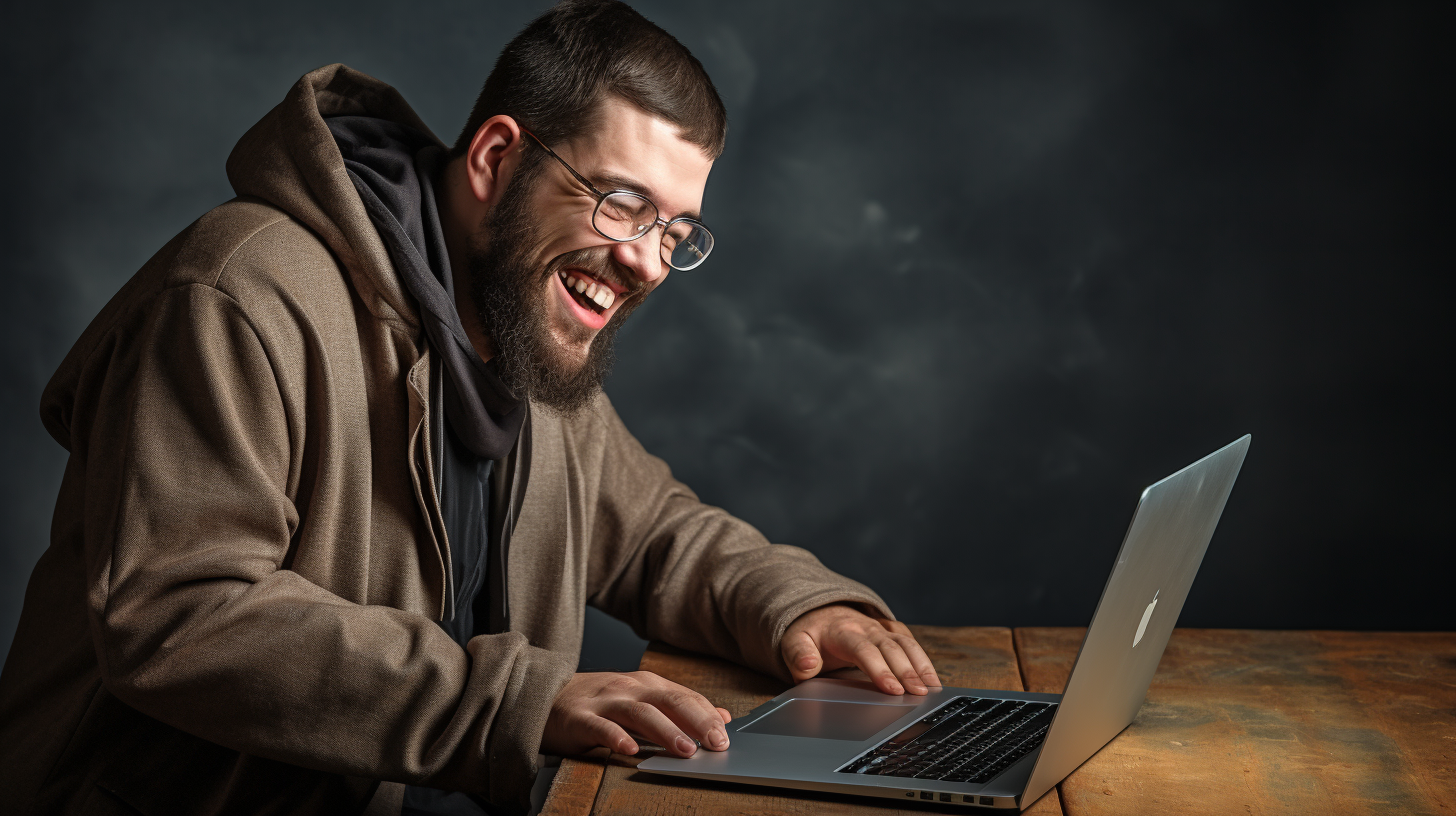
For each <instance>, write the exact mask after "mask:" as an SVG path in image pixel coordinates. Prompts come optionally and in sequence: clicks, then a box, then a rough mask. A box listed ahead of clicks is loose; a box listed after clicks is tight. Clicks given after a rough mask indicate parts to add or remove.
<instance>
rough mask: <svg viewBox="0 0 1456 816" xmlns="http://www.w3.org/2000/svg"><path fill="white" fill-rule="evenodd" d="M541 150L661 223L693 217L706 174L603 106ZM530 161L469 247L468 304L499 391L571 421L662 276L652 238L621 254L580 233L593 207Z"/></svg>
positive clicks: (665, 133)
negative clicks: (589, 127)
mask: <svg viewBox="0 0 1456 816" xmlns="http://www.w3.org/2000/svg"><path fill="white" fill-rule="evenodd" d="M523 138H528V137H523ZM551 148H552V149H553V150H555V151H556V152H557V154H559V155H560V156H561V158H563V159H564V160H565V161H566V162H567V163H569V164H570V165H571V166H572V167H573V168H574V169H575V170H576V171H577V172H578V173H580V174H581V175H583V176H585V177H586V178H587V179H589V180H590V181H591V182H592V183H593V184H594V185H596V187H597V189H599V190H602V191H604V192H605V191H610V190H618V189H624V190H631V191H633V192H637V193H641V194H642V195H645V196H646V197H647V198H648V199H650V200H651V201H652V202H653V203H654V204H655V205H656V206H657V208H658V211H659V215H660V217H661V218H662V219H663V220H664V221H671V220H672V219H673V218H676V217H678V216H681V215H687V216H690V217H697V215H698V212H699V210H700V208H701V206H702V200H703V189H704V187H705V186H706V185H707V181H708V172H709V171H710V170H711V169H712V161H711V160H709V159H708V158H707V156H705V155H704V154H703V151H702V149H701V148H699V147H698V146H697V145H694V144H691V143H689V142H686V141H684V140H683V139H681V138H679V137H678V135H677V128H676V126H674V125H672V124H670V123H668V122H666V121H664V120H662V119H659V118H657V117H655V116H652V115H651V114H648V113H646V112H645V111H643V110H641V109H640V108H637V107H636V106H634V105H631V104H629V103H627V102H624V101H621V100H619V99H616V98H612V97H609V98H608V99H607V100H605V101H604V102H603V103H602V108H601V112H600V116H599V121H598V123H597V127H596V128H595V129H594V130H593V131H592V132H590V133H587V134H584V135H583V136H581V137H578V138H577V139H575V140H573V141H570V142H567V143H565V144H560V145H551ZM538 153H539V154H541V155H539V156H538V157H537V159H538V161H537V162H536V163H535V164H534V165H533V166H532V168H530V169H528V170H527V172H524V173H518V174H517V177H516V178H515V179H513V180H512V181H510V182H509V186H508V188H507V190H506V191H505V193H504V194H503V196H502V198H501V199H500V200H499V201H498V202H497V204H496V205H495V207H494V208H492V211H491V213H490V214H489V215H488V216H487V217H486V219H485V221H484V222H483V223H482V224H481V226H480V228H479V229H478V230H477V233H476V235H474V236H473V237H472V239H471V247H470V254H469V264H470V272H471V275H470V278H471V287H472V290H473V291H472V292H471V294H472V296H473V297H474V299H475V301H476V307H477V309H478V310H479V311H480V316H481V318H482V321H483V322H484V324H485V329H486V331H487V332H488V333H489V334H490V335H491V340H492V342H493V344H494V346H495V350H496V355H497V358H498V360H499V362H498V366H499V370H500V372H501V375H502V378H503V379H505V381H506V383H507V385H509V386H510V387H511V388H512V389H513V390H515V391H516V392H517V393H522V392H525V393H527V394H529V395H530V396H531V397H532V398H534V399H536V400H538V401H540V402H544V403H546V404H547V405H551V406H553V407H556V408H558V409H560V410H565V411H571V410H575V409H578V408H580V407H582V406H583V405H585V404H586V403H587V402H589V401H590V399H591V397H592V396H594V394H595V392H596V391H597V390H598V389H599V388H600V386H601V382H602V380H603V379H604V378H605V376H606V374H607V371H608V369H609V368H610V366H611V356H612V340H613V338H614V336H615V334H616V331H617V329H618V328H619V327H620V326H621V323H622V321H623V320H624V319H625V318H626V317H627V315H628V314H629V313H631V311H632V310H633V309H635V308H636V307H637V306H638V305H640V304H641V302H642V300H643V299H644V298H645V297H647V295H648V293H649V292H651V291H652V290H653V289H655V288H656V287H657V286H658V285H659V284H660V283H662V281H663V280H664V279H665V278H666V276H667V272H668V270H669V267H668V266H667V264H666V263H664V262H663V260H662V233H661V230H660V228H654V229H652V230H651V231H650V232H649V233H648V234H647V235H646V236H644V237H642V238H640V239H638V240H636V241H632V242H629V243H617V242H614V241H611V240H609V239H607V238H605V237H603V236H602V235H601V234H600V233H598V232H597V231H596V230H594V229H593V228H592V224H591V219H592V212H593V210H594V209H595V208H596V205H597V198H596V196H595V195H594V194H593V193H592V192H591V191H590V190H588V189H587V188H586V187H584V186H583V185H582V184H581V182H579V181H577V180H576V179H575V178H574V177H572V175H571V174H570V173H569V172H568V171H567V170H566V168H564V167H562V166H561V164H560V163H559V162H557V161H556V160H555V159H552V158H551V157H550V156H547V155H544V151H540V150H539V149H538ZM578 282H580V283H581V284H584V285H585V286H586V287H587V292H586V293H584V292H578V291H577V286H578ZM602 289H605V290H606V291H607V292H610V293H611V294H610V295H609V296H608V295H605V294H604V293H602V292H601V291H600V290H602ZM594 290H595V291H597V296H596V298H595V299H593V298H591V297H589V296H588V293H590V292H592V291H594ZM600 301H606V302H607V303H608V305H607V306H605V307H603V306H602V305H601V303H600Z"/></svg>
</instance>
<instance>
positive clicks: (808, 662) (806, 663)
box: [799, 656, 819, 669]
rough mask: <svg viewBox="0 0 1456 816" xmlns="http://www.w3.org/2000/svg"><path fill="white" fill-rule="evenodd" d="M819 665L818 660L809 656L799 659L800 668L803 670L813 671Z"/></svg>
mask: <svg viewBox="0 0 1456 816" xmlns="http://www.w3.org/2000/svg"><path fill="white" fill-rule="evenodd" d="M817 665H819V659H818V658H815V657H808V656H805V657H801V658H799V668H801V669H812V668H814V667H815V666H817Z"/></svg>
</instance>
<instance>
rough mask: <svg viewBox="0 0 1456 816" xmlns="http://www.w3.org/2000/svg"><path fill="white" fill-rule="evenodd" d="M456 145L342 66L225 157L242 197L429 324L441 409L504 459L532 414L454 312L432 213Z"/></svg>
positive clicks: (376, 300)
mask: <svg viewBox="0 0 1456 816" xmlns="http://www.w3.org/2000/svg"><path fill="white" fill-rule="evenodd" d="M446 161H448V151H447V150H446V148H445V146H444V145H443V144H442V143H441V142H440V140H439V139H437V138H435V136H434V134H432V133H430V131H429V129H428V128H426V127H425V125H424V123H422V122H421V121H420V120H419V117H418V116H416V115H415V113H414V111H413V110H411V109H410V107H409V105H407V104H406V103H405V101H404V99H403V98H402V97H401V96H400V95H399V93H398V92H397V91H395V90H394V89H393V88H391V87H389V86H388V85H385V84H384V83H382V82H379V81H378V80H376V79H373V78H372V77H369V76H366V75H364V74H361V73H359V72H358V71H354V70H352V69H350V68H347V67H344V66H342V65H330V66H327V67H325V68H320V69H318V70H317V71H314V72H312V73H310V74H307V75H305V76H304V77H303V78H302V79H300V80H299V81H298V83H297V84H296V85H294V86H293V89H292V90H291V91H289V93H288V96H287V98H285V99H284V100H283V103H282V104H280V105H279V106H278V107H276V108H274V109H273V110H272V111H270V112H269V113H268V115H267V116H265V117H263V119H262V121H260V122H259V123H258V124H257V125H254V126H253V128H252V129H250V130H249V131H248V132H247V134H245V135H244V136H243V138H242V140H241V141H239V142H238V145H237V147H235V148H234V149H233V153H232V155H231V156H229V157H228V178H229V180H230V181H232V183H233V189H234V190H236V191H237V193H238V194H239V195H252V196H256V197H258V198H262V199H264V200H266V201H268V202H269V203H270V204H273V205H274V206H277V207H279V208H281V209H283V210H285V211H286V212H288V213H289V214H290V215H293V216H294V217H295V218H297V219H299V220H300V221H302V222H303V223H305V224H306V225H308V227H309V228H310V229H312V230H313V231H314V232H316V233H318V234H319V235H320V236H322V237H323V239H324V241H325V242H326V243H328V244H329V246H330V248H331V249H333V251H334V253H335V254H336V255H337V256H338V257H339V258H340V259H341V260H342V261H343V264H344V266H345V267H346V268H347V269H348V270H349V274H350V275H351V276H352V278H353V283H354V287H355V289H356V290H358V291H359V293H360V296H361V298H363V300H364V301H365V303H366V305H367V306H368V308H369V310H370V311H371V312H372V313H373V314H375V315H376V316H377V317H379V318H380V319H383V320H390V319H399V320H403V321H404V322H406V323H409V324H411V325H412V326H422V327H423V328H424V330H425V336H426V337H427V338H428V339H429V343H430V346H431V348H432V349H433V350H434V351H435V353H436V354H437V355H438V356H439V358H440V359H441V361H442V362H443V367H444V370H445V377H444V408H445V415H446V417H447V418H448V419H449V421H450V426H451V428H453V429H454V431H455V433H456V436H457V437H458V438H459V439H460V441H461V442H463V443H464V445H465V447H466V448H467V449H469V450H470V452H471V453H473V454H475V455H476V456H478V457H481V458H484V459H492V460H493V459H502V458H504V457H505V456H506V454H508V453H510V450H511V448H512V447H513V446H514V445H515V442H516V438H517V436H518V435H519V432H520V429H521V424H522V422H523V420H524V418H525V414H526V409H525V404H524V402H523V401H522V400H519V399H517V398H516V397H515V395H513V394H512V393H511V392H510V389H508V388H506V386H505V384H504V383H503V382H501V380H500V378H499V376H498V375H497V368H496V362H495V361H494V360H492V361H491V362H489V363H487V362H485V361H484V360H482V359H481V358H480V355H479V354H477V353H476V352H475V349H474V347H473V346H472V345H471V343H470V339H469V337H468V336H467V335H466V333H465V329H464V327H463V326H462V325H461V322H460V316H459V314H458V313H457V312H456V309H455V296H454V295H455V293H454V278H453V276H452V275H451V274H450V260H449V254H448V252H446V250H445V239H444V233H443V231H442V229H441V227H440V219H439V214H438V213H437V212H436V209H435V196H434V184H435V182H436V180H437V179H438V177H439V174H440V172H441V169H442V168H443V166H444V164H445V162H446Z"/></svg>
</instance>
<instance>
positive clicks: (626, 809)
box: [553, 626, 1062, 816]
mask: <svg viewBox="0 0 1456 816" xmlns="http://www.w3.org/2000/svg"><path fill="white" fill-rule="evenodd" d="M911 629H912V630H913V631H914V632H915V636H916V637H917V638H919V639H920V641H921V643H922V644H924V646H925V649H926V652H927V653H928V654H929V655H930V656H931V660H932V661H933V662H934V663H935V666H936V670H937V671H938V672H939V673H940V677H941V681H942V682H944V683H945V684H947V685H953V686H968V687H972V688H992V689H996V688H1003V689H1004V688H1009V689H1020V688H1021V677H1020V673H1019V671H1018V670H1017V665H1016V655H1015V652H1014V650H1013V647H1012V641H1011V632H1010V630H1008V629H999V628H969V627H966V628H947V627H933V626H913V627H911ZM642 668H643V669H644V670H647V671H653V672H657V673H658V674H660V675H662V676H663V677H666V678H668V679H670V680H673V681H675V682H678V683H682V684H683V685H685V686H688V687H690V688H693V689H696V690H697V691H699V692H701V693H702V694H703V695H704V696H705V697H707V698H708V699H709V700H711V701H712V702H713V704H714V705H718V706H722V707H723V708H726V709H728V711H729V713H731V714H732V715H733V716H735V717H738V716H742V715H744V714H746V713H747V712H748V711H749V710H751V709H753V708H754V707H755V706H758V705H759V704H761V703H763V702H764V701H765V700H768V699H769V698H770V697H773V696H775V695H777V694H779V693H780V692H782V691H783V690H784V689H786V688H787V687H788V684H787V683H785V682H783V681H781V680H778V679H775V678H771V677H767V676H765V675H761V674H758V673H756V672H753V671H750V670H748V669H745V668H743V667H741V666H736V665H734V664H731V663H728V662H725V661H722V660H718V659H715V658H710V657H705V656H702V655H695V654H690V653H687V652H682V651H679V650H676V649H673V648H672V647H669V646H662V645H659V644H653V645H652V646H650V647H649V648H648V650H647V653H646V654H644V655H643V657H642ZM647 756H650V754H641V755H638V756H637V757H622V756H620V755H614V756H612V757H611V758H609V759H608V760H606V761H604V762H601V763H600V767H602V768H603V769H604V773H603V776H602V779H601V783H600V786H599V788H598V790H597V791H596V795H595V804H594V807H593V808H592V810H591V811H590V812H591V813H592V814H597V815H598V816H606V815H607V814H632V816H638V814H641V816H656V815H657V814H694V816H710V815H711V814H733V816H738V814H755V816H789V814H832V815H835V816H861V815H863V814H876V815H877V816H883V814H888V813H921V814H924V813H938V812H944V813H960V814H965V813H967V812H968V811H967V810H966V809H965V808H952V807H951V806H945V805H938V804H920V803H916V804H914V805H909V806H904V805H900V803H898V802H894V801H891V800H875V799H866V798H861V797H854V796H840V795H835V794H824V793H811V792H802V793H800V792H797V791H787V790H780V789H774V788H758V787H752V786H747V785H730V784H722V783H713V782H707V781H702V780H680V779H673V778H669V777H664V776H656V775H653V774H646V773H639V772H637V771H636V770H635V765H636V763H637V762H640V761H641V760H642V759H645V758H646V757H647ZM553 792H554V789H553ZM578 798H580V797H579V796H578ZM1029 812H1031V813H1035V814H1038V816H1059V814H1061V812H1062V811H1061V808H1060V805H1059V802H1058V799H1057V796H1056V792H1055V791H1053V792H1052V793H1051V794H1049V795H1048V796H1046V797H1043V798H1042V800H1041V801H1040V802H1038V803H1037V804H1036V805H1035V807H1034V808H1033V809H1032V810H1031V811H1029ZM560 813H561V814H573V816H575V814H576V813H579V811H566V810H563V811H560Z"/></svg>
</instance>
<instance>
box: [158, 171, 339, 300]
mask: <svg viewBox="0 0 1456 816" xmlns="http://www.w3.org/2000/svg"><path fill="white" fill-rule="evenodd" d="M174 243H175V244H176V246H175V247H174V248H173V252H172V253H170V256H171V257H169V258H167V259H166V261H167V262H166V263H165V264H164V265H163V268H162V269H159V270H157V272H158V275H157V277H158V280H157V283H158V284H159V285H160V287H161V288H164V289H165V288H173V287H178V286H188V285H202V286H208V287H211V288H214V289H217V290H219V291H220V292H222V293H223V294H225V295H227V296H229V297H230V298H232V299H234V300H237V301H238V302H239V303H240V305H242V306H244V308H245V309H246V307H247V306H248V305H249V303H250V302H252V301H257V300H262V301H265V302H266V301H271V300H275V299H277V298H279V297H283V298H285V299H297V298H303V299H306V300H310V301H316V300H318V299H319V296H324V297H326V298H327V297H330V296H331V297H332V298H333V299H335V300H337V299H340V298H342V299H343V302H344V303H345V304H347V302H348V298H349V293H348V276H347V274H346V273H345V271H344V269H343V267H342V266H341V264H340V263H339V261H338V259H337V258H336V257H335V256H334V255H333V253H332V252H330V251H329V248H328V246H327V245H326V244H325V243H324V242H323V240H322V239H321V238H319V236H318V235H316V234H315V233H314V232H312V231H311V230H310V229H309V228H308V227H306V226H304V225H303V224H302V223H301V222H299V221H298V220H297V219H295V218H293V217H292V216H290V215H289V214H288V213H286V212H284V211H283V210H281V209H278V208H277V207H275V206H273V205H271V204H268V203H266V202H264V201H261V200H259V199H255V198H236V199H233V200H232V201H229V202H227V203H225V204H222V205H220V206H218V207H215V208H213V209H212V210H211V211H209V212H208V213H207V214H205V215H203V216H202V217H201V218H199V219H197V221H195V222H194V223H193V224H192V225H191V226H190V227H188V228H187V229H186V230H184V231H183V232H182V234H181V235H179V236H177V239H175V241H174ZM159 254H160V253H159Z"/></svg>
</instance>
